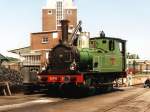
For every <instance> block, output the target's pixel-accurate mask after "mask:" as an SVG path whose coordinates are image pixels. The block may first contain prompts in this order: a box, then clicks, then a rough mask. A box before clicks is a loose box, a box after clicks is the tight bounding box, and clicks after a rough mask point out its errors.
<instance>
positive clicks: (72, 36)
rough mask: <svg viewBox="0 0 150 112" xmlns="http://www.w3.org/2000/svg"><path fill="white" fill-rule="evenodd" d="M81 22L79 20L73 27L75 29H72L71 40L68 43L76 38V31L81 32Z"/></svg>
mask: <svg viewBox="0 0 150 112" xmlns="http://www.w3.org/2000/svg"><path fill="white" fill-rule="evenodd" d="M81 24H82V21H81V20H80V21H79V23H78V25H77V26H76V27H75V29H74V30H73V33H72V35H71V42H70V45H72V44H73V42H74V40H75V39H76V34H77V33H78V31H80V32H81Z"/></svg>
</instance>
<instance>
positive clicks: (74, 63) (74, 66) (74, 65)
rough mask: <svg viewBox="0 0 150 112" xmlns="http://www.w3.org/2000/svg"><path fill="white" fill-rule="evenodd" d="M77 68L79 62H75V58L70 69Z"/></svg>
mask: <svg viewBox="0 0 150 112" xmlns="http://www.w3.org/2000/svg"><path fill="white" fill-rule="evenodd" d="M76 69H77V64H76V62H75V60H74V61H73V62H72V63H71V65H70V70H76Z"/></svg>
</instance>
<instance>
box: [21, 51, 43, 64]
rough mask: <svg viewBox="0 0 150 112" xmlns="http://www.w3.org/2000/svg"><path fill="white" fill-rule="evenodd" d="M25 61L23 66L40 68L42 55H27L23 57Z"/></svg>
mask: <svg viewBox="0 0 150 112" xmlns="http://www.w3.org/2000/svg"><path fill="white" fill-rule="evenodd" d="M23 57H24V60H23V62H22V65H23V66H40V65H41V62H40V54H37V53H36V54H35V53H34V54H26V55H24V56H23Z"/></svg>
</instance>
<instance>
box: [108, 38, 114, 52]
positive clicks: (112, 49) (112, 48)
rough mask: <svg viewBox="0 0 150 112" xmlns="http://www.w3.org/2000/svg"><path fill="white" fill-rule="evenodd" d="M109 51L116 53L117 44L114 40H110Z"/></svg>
mask: <svg viewBox="0 0 150 112" xmlns="http://www.w3.org/2000/svg"><path fill="white" fill-rule="evenodd" d="M109 50H110V51H114V50H115V42H114V40H109Z"/></svg>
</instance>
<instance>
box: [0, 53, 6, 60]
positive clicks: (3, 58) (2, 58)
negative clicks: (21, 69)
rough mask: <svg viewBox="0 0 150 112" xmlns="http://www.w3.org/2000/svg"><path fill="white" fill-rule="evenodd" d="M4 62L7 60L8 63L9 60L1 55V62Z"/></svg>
mask: <svg viewBox="0 0 150 112" xmlns="http://www.w3.org/2000/svg"><path fill="white" fill-rule="evenodd" d="M2 60H3V61H4V60H6V61H8V59H7V58H6V57H5V56H3V55H2V54H0V61H2Z"/></svg>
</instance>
